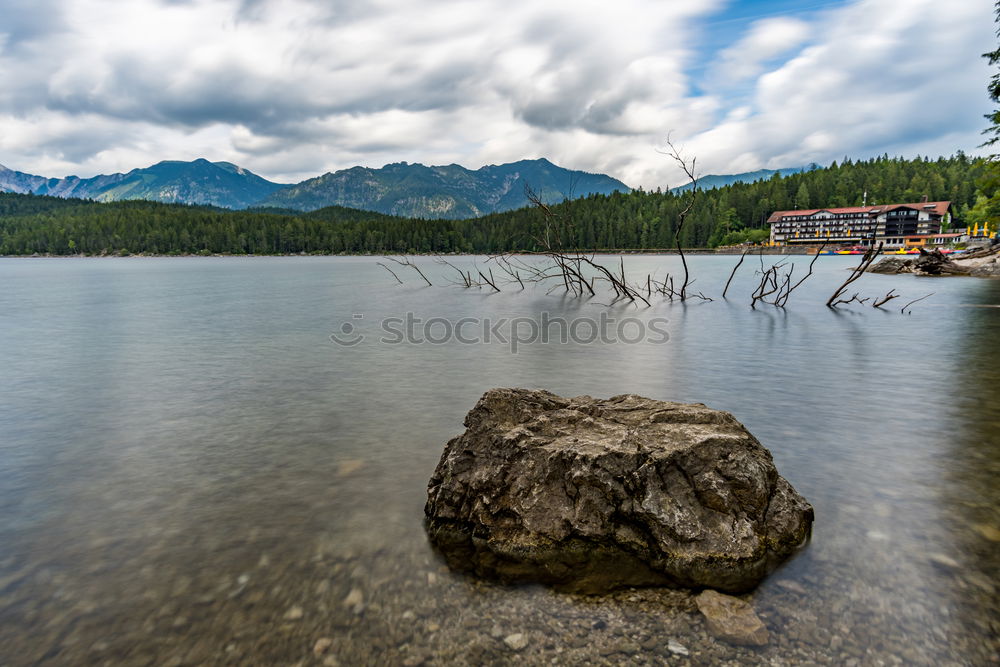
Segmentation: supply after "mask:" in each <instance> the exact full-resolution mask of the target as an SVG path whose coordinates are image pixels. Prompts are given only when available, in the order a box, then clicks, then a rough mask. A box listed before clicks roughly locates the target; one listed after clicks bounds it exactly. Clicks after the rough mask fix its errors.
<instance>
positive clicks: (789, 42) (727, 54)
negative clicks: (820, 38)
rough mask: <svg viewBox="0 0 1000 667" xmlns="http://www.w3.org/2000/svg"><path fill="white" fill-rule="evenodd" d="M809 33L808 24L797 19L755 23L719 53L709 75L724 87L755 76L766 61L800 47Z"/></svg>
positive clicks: (761, 70)
mask: <svg viewBox="0 0 1000 667" xmlns="http://www.w3.org/2000/svg"><path fill="white" fill-rule="evenodd" d="M809 34H810V28H809V24H808V23H806V22H805V21H801V20H799V19H794V18H786V17H778V18H769V19H763V20H760V21H757V22H756V23H754V24H753V25H752V26H751V28H750V30H749V31H748V32H747V34H746V35H745V36H744V37H743V38H741V39H740V40H739V41H738V42H736V43H735V44H733V45H732V46H730V47H728V48H726V49H723V50H722V52H721V53H720V54H719V61H718V62H717V63H716V64H715V66H714V67H713V72H712V76H713V77H714V78H717V79H719V80H720V81H722V82H723V83H726V84H733V83H738V82H740V81H744V80H746V79H750V78H753V77H756V76H758V75H759V74H760V73H761V72H763V71H764V67H765V65H766V64H767V63H768V62H769V61H771V60H773V59H775V58H777V57H778V56H780V55H783V54H785V53H788V52H789V51H791V50H793V49H795V48H797V47H799V46H801V45H802V43H803V42H805V41H806V39H807V38H808V37H809Z"/></svg>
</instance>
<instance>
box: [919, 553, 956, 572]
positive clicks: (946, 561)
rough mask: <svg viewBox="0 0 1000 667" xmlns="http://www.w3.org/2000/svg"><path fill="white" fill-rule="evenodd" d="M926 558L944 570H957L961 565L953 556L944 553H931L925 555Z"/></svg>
mask: <svg viewBox="0 0 1000 667" xmlns="http://www.w3.org/2000/svg"><path fill="white" fill-rule="evenodd" d="M927 560H929V561H930V562H931V563H932V564H934V565H937V566H938V567H940V568H943V569H945V570H957V569H959V568H961V567H962V566H961V565H959V564H958V561H956V560H955V559H954V558H950V557H949V556H945V555H944V554H931V555H930V556H928V557H927Z"/></svg>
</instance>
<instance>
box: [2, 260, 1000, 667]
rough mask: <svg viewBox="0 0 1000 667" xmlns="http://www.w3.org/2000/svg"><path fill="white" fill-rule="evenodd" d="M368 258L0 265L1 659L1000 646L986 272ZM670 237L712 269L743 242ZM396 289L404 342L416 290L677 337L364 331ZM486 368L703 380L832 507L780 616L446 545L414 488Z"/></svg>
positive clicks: (997, 300)
mask: <svg viewBox="0 0 1000 667" xmlns="http://www.w3.org/2000/svg"><path fill="white" fill-rule="evenodd" d="M794 260H795V261H796V263H797V264H799V265H800V266H799V267H798V268H797V269H796V272H797V274H799V275H801V273H802V272H804V268H805V264H806V259H805V258H801V257H800V258H794ZM376 261H377V260H376V259H375V258H346V257H344V258H341V257H337V258H305V257H296V258H125V259H66V260H55V259H0V285H2V286H3V290H2V291H0V372H2V378H3V382H2V383H0V663H3V664H9V665H26V664H104V663H110V664H175V665H181V664H293V663H297V662H299V661H302V664H323V663H324V661H325V662H326V663H327V664H343V665H354V664H411V665H415V664H422V663H426V664H456V663H458V664H462V663H469V664H482V663H505V662H512V663H513V662H519V663H529V664H540V663H551V662H553V661H555V662H557V663H573V664H586V663H588V662H589V663H592V664H605V663H607V664H621V663H635V664H663V663H669V664H720V663H726V662H730V663H732V664H744V663H750V664H754V663H764V664H799V663H802V662H809V661H812V662H816V663H822V664H858V665H862V664H864V665H867V664H873V665H874V664H885V665H893V664H928V665H940V664H962V665H965V664H969V665H976V664H984V663H989V662H991V661H993V662H996V661H998V660H1000V653H998V651H1000V647H998V636H1000V614H998V606H1000V604H998V598H997V594H996V593H997V591H996V586H997V573H998V571H1000V555H998V554H1000V549H998V547H1000V544H998V541H1000V497H998V496H1000V485H998V484H997V479H998V478H1000V477H998V473H1000V382H998V381H1000V363H998V361H1000V358H998V357H1000V352H998V346H997V340H998V338H1000V308H998V306H1000V281H989V280H978V279H971V278H951V279H927V278H923V279H921V278H916V277H913V276H877V275H871V276H865V277H864V278H863V279H862V280H861V281H860V282H859V283H857V284H856V290H852V293H853V291H860V292H862V295H863V296H877V295H881V294H884V293H885V292H887V291H888V290H889V289H896V291H897V292H900V293H902V294H903V298H901V299H898V300H896V301H892V302H890V304H889V305H888V306H887V307H886V309H885V310H884V311H879V310H875V309H873V308H871V307H869V306H858V305H856V304H852V305H851V306H848V307H845V308H841V309H840V310H838V311H830V310H829V309H827V308H825V307H824V306H823V302H825V301H826V298H827V297H828V296H829V293H830V292H832V290H833V289H834V288H835V287H836V285H837V283H838V282H839V281H841V280H842V279H843V278H844V277H845V276H846V271H845V268H846V267H848V266H850V265H852V264H853V263H854V262H855V261H857V258H853V257H822V258H820V260H819V261H818V262H817V265H816V269H817V271H816V275H814V276H813V277H811V278H810V279H809V280H808V281H806V283H804V284H803V285H802V287H800V288H799V290H797V291H796V292H795V293H794V294H793V295H792V297H791V299H790V301H789V304H788V307H787V308H786V309H784V310H779V309H776V308H773V307H771V306H766V305H765V306H759V307H758V308H757V309H756V310H752V309H750V308H749V300H750V299H749V296H748V295H749V293H750V292H751V290H752V289H753V286H754V284H755V280H756V279H755V278H754V271H755V269H759V262H758V261H757V260H756V259H755V260H753V261H751V260H750V259H749V258H748V260H747V262H746V263H745V264H744V266H743V267H741V271H740V272H739V273H738V274H737V278H736V280H735V281H734V285H733V287H731V288H730V295H729V296H730V298H729V299H728V300H727V301H722V300H718V299H717V300H716V301H713V302H701V301H692V302H688V303H686V304H678V303H669V302H664V301H663V300H662V299H660V300H654V304H653V306H652V307H651V308H645V307H636V306H634V305H632V304H622V303H611V299H610V297H609V296H608V295H606V294H605V295H602V296H600V297H598V298H595V299H591V300H589V301H581V300H578V299H572V298H566V297H565V296H562V295H560V294H558V293H552V294H546V290H545V289H544V288H537V287H535V288H532V287H531V286H529V289H527V290H525V291H520V290H515V289H513V288H512V287H509V286H508V287H505V289H504V291H503V292H502V293H500V294H494V293H491V291H489V290H476V289H473V290H466V289H461V288H458V287H454V286H446V285H445V284H444V283H445V280H446V279H445V276H446V275H447V269H446V267H443V266H441V265H438V264H435V263H434V262H433V261H432V260H431V259H429V258H422V259H420V260H417V261H419V262H420V266H421V267H422V268H423V270H424V271H425V273H426V274H427V276H428V277H429V278H431V280H432V282H434V283H436V285H435V286H434V287H427V286H426V285H425V284H424V283H423V281H422V280H421V279H420V277H419V276H418V275H417V274H416V272H414V271H412V270H411V269H408V268H406V267H397V266H394V267H393V269H394V270H395V271H396V272H397V274H399V276H400V278H402V279H403V280H404V285H402V286H400V285H397V284H396V281H395V280H394V279H393V278H392V276H391V275H389V273H388V272H386V271H385V270H384V269H382V268H380V267H378V266H377V265H376V263H375V262H376ZM453 261H454V262H455V263H456V264H460V265H463V266H468V267H469V268H471V267H472V261H473V260H472V259H471V258H455V259H454V260H453ZM689 261H690V264H691V267H692V272H693V274H694V276H695V277H696V279H697V281H696V283H695V285H694V287H695V289H696V290H703V291H704V292H705V293H706V294H708V295H711V296H717V295H718V294H719V292H721V289H722V286H723V284H724V283H725V280H726V277H727V276H728V274H729V271H730V269H731V267H732V266H733V264H734V263H735V258H732V257H701V256H700V257H694V258H691V259H690V260H689ZM478 266H480V267H481V266H483V260H482V259H480V260H479V262H478ZM626 267H627V269H628V270H629V272H630V274H631V275H633V276H635V277H636V279H639V276H642V277H643V278H642V279H643V280H644V276H645V274H646V273H647V272H651V271H657V272H658V275H659V276H662V275H663V274H664V273H665V272H667V271H669V272H671V273H674V272H675V271H678V270H679V262H678V259H677V258H676V257H667V256H632V257H628V258H627V259H626ZM929 292H934V293H935V294H934V295H933V296H932V297H930V298H928V299H926V300H924V301H921V302H919V303H917V304H914V305H913V306H912V308H911V312H910V314H905V315H904V314H901V313H900V312H899V307H898V306H897V304H898V305H899V306H901V305H902V304H903V303H904V302H906V301H909V300H911V299H915V298H918V297H920V296H923V295H924V294H927V293H929ZM890 306H895V307H890ZM408 312H409V313H413V316H414V317H417V318H420V319H421V320H422V321H423V322H422V323H421V324H420V325H418V326H416V327H415V328H414V331H415V333H416V334H418V335H420V336H422V335H423V334H424V333H430V334H431V336H432V337H434V336H443V334H444V327H445V326H446V325H445V324H444V322H443V321H441V322H436V323H434V324H432V326H431V327H430V329H428V330H427V331H424V329H423V323H425V322H426V320H427V319H429V318H443V320H444V321H450V322H456V321H458V320H460V319H461V318H463V317H472V318H489V319H490V320H491V324H493V325H496V323H497V322H498V321H499V320H500V319H502V318H508V319H512V318H518V317H523V318H529V319H533V320H535V321H537V320H538V318H540V313H542V312H545V313H548V316H550V317H553V318H555V317H561V318H563V319H565V320H566V321H567V324H572V323H574V322H578V321H579V322H583V321H591V320H596V319H598V318H599V317H600V316H601V314H602V313H603V314H605V315H606V316H611V317H614V318H616V323H617V322H621V321H622V319H623V318H636V319H635V320H634V321H632V320H630V321H629V323H628V324H627V328H626V329H624V330H623V331H625V332H626V334H627V336H633V335H634V334H635V332H637V331H640V329H639V328H640V327H648V326H649V325H650V323H651V321H652V320H653V319H654V318H663V319H664V320H666V323H661V324H660V325H659V326H660V328H661V329H663V330H665V331H666V332H667V333H668V334H669V340H667V341H666V342H662V341H661V340H660V339H661V338H662V336H655V337H654V336H649V337H648V338H656V340H645V339H644V340H643V341H642V342H639V343H635V344H627V343H623V342H620V341H619V342H609V341H606V342H601V341H600V340H598V341H594V342H592V343H586V342H584V341H581V340H578V341H577V342H568V343H565V344H561V343H560V342H559V341H558V340H557V338H558V334H559V330H558V328H556V329H554V330H553V331H555V333H554V334H553V339H551V340H549V341H548V342H547V343H543V342H540V341H536V342H533V343H530V342H525V343H521V344H520V345H519V346H518V349H517V351H516V353H512V351H511V343H510V341H509V340H508V341H506V342H504V341H503V340H497V339H496V337H495V336H493V337H491V341H490V342H489V343H485V342H481V341H480V342H477V343H470V344H463V343H461V342H457V341H455V340H450V341H447V342H444V343H440V344H434V343H429V342H423V343H419V344H409V343H402V344H390V343H387V342H382V341H380V339H381V338H386V337H392V336H389V335H388V334H386V333H385V331H383V330H382V328H381V327H382V324H381V323H382V322H383V320H384V318H387V317H401V318H405V314H406V313H408ZM358 315H361V316H362V317H360V318H359V317H356V316H358ZM658 321H659V320H658ZM345 322H347V323H350V325H351V327H353V330H352V331H350V333H349V334H345V333H344V330H343V329H342V325H343V324H344V323H345ZM518 326H519V327H520V328H519V329H518V331H519V332H520V333H521V334H522V335H524V334H525V333H526V332H528V331H529V330H530V328H531V327H530V324H528V323H527V322H526V321H525V322H522V323H521V324H520V325H518ZM587 326H588V325H586V324H581V325H579V326H578V327H577V329H576V330H575V331H576V333H577V334H579V336H578V338H586V337H587V331H588V329H587ZM497 330H498V331H500V332H501V334H505V333H509V332H510V328H509V326H508V327H507V328H506V329H504V328H503V327H501V328H500V329H497ZM644 332H645V333H647V334H648V333H650V330H649V329H645V330H644ZM463 333H464V334H465V336H466V338H477V337H478V338H481V337H482V330H481V325H479V324H477V323H473V324H471V325H469V326H467V327H466V328H465V329H463ZM331 334H337V335H339V336H342V337H344V338H345V339H346V338H347V337H354V336H357V335H359V334H360V335H363V336H364V337H365V338H364V340H362V341H361V342H359V343H357V344H356V345H353V346H345V345H338V344H336V343H335V342H333V341H332V340H331V338H330V336H331ZM496 386H527V387H541V388H545V389H549V390H551V391H553V392H556V393H559V394H562V395H566V396H571V395H579V394H590V395H594V396H601V397H607V396H612V395H614V394H619V393H627V392H631V393H638V394H643V395H646V396H650V397H654V398H660V399H667V400H680V401H696V402H704V403H706V404H708V405H710V406H712V407H715V408H720V409H725V410H729V411H731V412H732V413H733V414H735V415H736V417H737V418H738V419H740V420H741V421H742V422H743V423H744V424H746V426H747V427H748V428H749V429H750V431H751V432H753V433H754V434H755V435H756V436H757V437H758V439H760V440H761V441H762V442H763V443H764V444H765V445H766V446H767V447H768V448H769V449H770V450H771V451H772V452H773V454H774V458H775V461H776V464H777V466H778V469H779V471H780V472H781V473H782V474H783V475H784V476H785V477H786V478H788V479H789V480H790V481H791V482H792V484H793V485H794V486H795V487H796V488H797V489H798V491H799V492H801V493H802V494H803V495H804V496H805V497H806V498H808V499H809V500H810V501H811V502H812V503H813V505H814V506H815V509H816V517H817V518H816V524H815V526H814V537H813V540H812V542H811V543H810V544H809V545H808V547H806V548H805V549H804V550H803V551H802V552H801V553H800V554H799V555H798V556H797V557H796V558H795V559H794V560H792V561H791V562H790V563H789V564H788V565H787V566H786V567H784V568H783V569H782V570H780V571H779V572H777V573H775V574H774V575H772V576H771V577H770V578H769V579H768V580H767V581H766V582H765V583H764V584H763V585H762V586H761V587H760V588H758V589H757V590H756V591H755V592H754V593H753V595H752V596H750V597H749V598H748V599H751V600H752V602H753V604H754V607H755V608H756V609H757V611H758V613H759V614H760V615H761V616H762V618H763V619H764V620H765V622H766V623H767V625H768V627H769V628H770V631H771V634H772V641H771V644H770V645H769V646H767V647H765V648H762V649H748V648H736V647H731V646H729V645H727V644H723V643H719V642H717V641H715V640H714V639H712V638H710V637H709V636H708V635H707V634H706V632H705V628H704V625H703V623H702V621H701V620H700V617H699V616H698V614H697V613H696V612H695V610H694V607H693V606H692V605H691V601H690V598H689V597H688V596H687V595H686V594H684V593H680V592H672V591H662V590H636V591H623V592H620V593H617V594H615V595H612V596H608V597H604V598H586V597H578V596H571V595H564V594H559V593H554V592H552V591H550V590H547V589H544V588H536V587H522V588H507V587H503V586H498V585H494V584H491V583H488V582H479V581H474V580H470V579H466V578H463V577H461V576H456V575H453V574H451V573H449V572H448V571H447V569H446V568H443V567H442V566H441V563H440V562H439V561H438V559H437V558H436V557H435V555H434V554H433V553H432V551H431V550H430V548H429V547H428V545H427V542H426V539H425V536H424V533H423V528H422V524H421V518H422V512H423V502H424V499H425V489H426V483H427V480H428V478H429V477H430V474H431V472H432V470H433V468H434V466H435V464H436V463H437V459H438V457H439V456H440V453H441V451H442V448H443V446H444V443H445V442H446V441H447V440H448V438H450V437H452V436H454V435H455V434H457V433H459V432H460V431H461V429H462V418H463V416H464V415H465V413H466V412H467V411H468V410H469V409H470V408H471V407H472V406H473V405H474V403H475V401H476V400H477V399H478V397H479V396H480V395H481V394H482V392H483V391H485V390H486V389H488V388H490V387H496ZM516 633H521V634H523V635H525V637H526V638H527V639H528V645H527V647H526V648H524V649H522V650H521V651H520V652H515V651H514V650H513V649H511V648H510V647H509V646H508V645H507V644H506V643H505V642H504V638H505V637H507V636H509V635H511V634H516ZM320 639H329V640H330V642H329V643H327V642H325V641H324V642H321V643H320V645H319V646H318V647H317V646H316V642H317V640H320ZM327 644H329V645H327ZM678 646H681V647H683V649H684V650H685V651H686V652H687V655H684V654H683V651H678V648H677V647H678ZM314 649H316V650H314Z"/></svg>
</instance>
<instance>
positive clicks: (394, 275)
mask: <svg viewBox="0 0 1000 667" xmlns="http://www.w3.org/2000/svg"><path fill="white" fill-rule="evenodd" d="M375 263H376V264H378V265H379V266H381V267H382V268H383V269H385V270H386V271H388V272H389V273H391V274H392V277H393V278H395V279H396V282H397V283H399V284H400V285H402V284H403V281H402V280H400V279H399V276H397V275H396V272H395V271H393V270H392V269H390V268H389V267H388V266H386V265H385V264H383V263H382V262H375Z"/></svg>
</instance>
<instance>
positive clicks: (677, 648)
mask: <svg viewBox="0 0 1000 667" xmlns="http://www.w3.org/2000/svg"><path fill="white" fill-rule="evenodd" d="M667 650H668V651H670V652H671V653H676V654H677V655H688V653H689V651H688V650H687V647H686V646H684V644H681V643H680V642H678V641H677V640H676V639H670V640H668V641H667Z"/></svg>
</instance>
